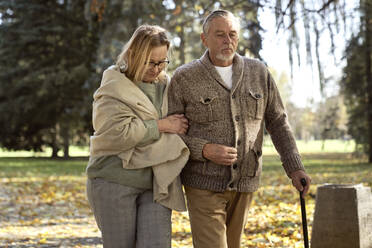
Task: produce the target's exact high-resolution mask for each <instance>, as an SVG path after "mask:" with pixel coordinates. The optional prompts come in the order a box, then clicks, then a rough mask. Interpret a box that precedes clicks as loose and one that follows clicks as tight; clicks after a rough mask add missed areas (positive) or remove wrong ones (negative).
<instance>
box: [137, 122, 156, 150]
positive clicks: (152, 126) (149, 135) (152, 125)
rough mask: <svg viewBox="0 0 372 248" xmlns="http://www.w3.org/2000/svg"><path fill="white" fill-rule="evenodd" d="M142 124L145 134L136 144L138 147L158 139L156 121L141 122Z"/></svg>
mask: <svg viewBox="0 0 372 248" xmlns="http://www.w3.org/2000/svg"><path fill="white" fill-rule="evenodd" d="M143 124H144V125H145V127H146V134H145V136H144V137H143V139H142V140H141V142H140V143H138V145H140V146H141V145H145V144H148V143H151V142H152V141H155V140H158V139H159V137H160V133H159V129H158V124H157V122H156V120H147V121H143Z"/></svg>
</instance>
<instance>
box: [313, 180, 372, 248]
mask: <svg viewBox="0 0 372 248" xmlns="http://www.w3.org/2000/svg"><path fill="white" fill-rule="evenodd" d="M311 248H372V194H371V189H370V188H369V187H364V186H363V185H361V184H358V185H336V184H326V185H323V186H320V187H318V189H317V194H316V205H315V213H314V222H313V228H312V238H311Z"/></svg>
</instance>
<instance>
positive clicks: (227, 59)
mask: <svg viewBox="0 0 372 248" xmlns="http://www.w3.org/2000/svg"><path fill="white" fill-rule="evenodd" d="M234 55H235V54H234V53H233V54H231V55H223V54H221V53H219V54H217V56H216V58H217V59H219V60H222V61H230V60H232V59H233V58H234Z"/></svg>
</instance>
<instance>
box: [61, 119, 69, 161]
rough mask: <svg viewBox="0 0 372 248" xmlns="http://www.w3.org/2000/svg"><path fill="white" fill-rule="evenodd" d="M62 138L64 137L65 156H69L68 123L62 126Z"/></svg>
mask: <svg viewBox="0 0 372 248" xmlns="http://www.w3.org/2000/svg"><path fill="white" fill-rule="evenodd" d="M61 132H62V138H63V157H64V158H69V157H70V154H69V147H70V127H69V126H68V125H64V126H63V127H62V130H61Z"/></svg>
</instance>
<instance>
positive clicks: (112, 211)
mask: <svg viewBox="0 0 372 248" xmlns="http://www.w3.org/2000/svg"><path fill="white" fill-rule="evenodd" d="M87 196H88V201H89V204H90V206H91V208H92V210H93V213H94V217H95V219H96V222H97V225H98V227H99V229H100V230H101V233H102V240H103V247H105V248H119V247H120V248H134V247H136V248H150V247H151V248H156V247H159V248H167V247H171V231H172V230H171V229H172V227H171V210H170V209H169V208H166V207H164V206H162V205H160V204H158V203H155V202H154V201H153V193H152V190H143V189H138V188H133V187H128V186H124V185H121V184H117V183H110V182H107V181H105V180H103V179H99V178H96V179H88V181H87Z"/></svg>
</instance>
